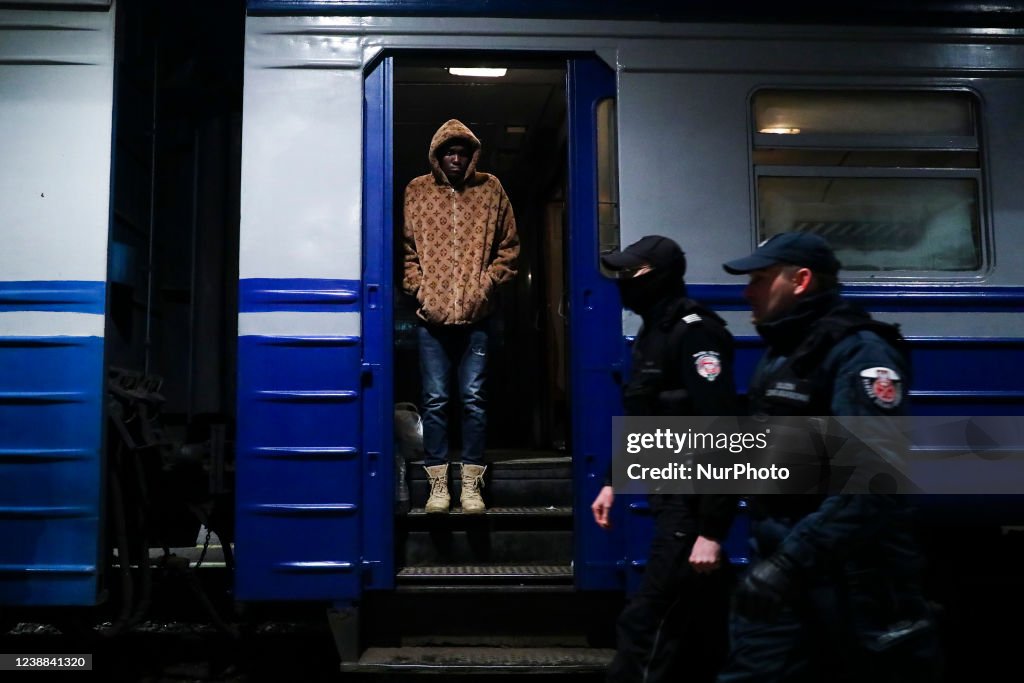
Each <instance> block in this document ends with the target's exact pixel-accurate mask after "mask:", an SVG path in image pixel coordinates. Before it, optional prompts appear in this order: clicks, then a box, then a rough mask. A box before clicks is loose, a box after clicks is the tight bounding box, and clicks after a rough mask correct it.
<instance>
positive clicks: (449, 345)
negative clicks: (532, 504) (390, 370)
mask: <svg viewBox="0 0 1024 683" xmlns="http://www.w3.org/2000/svg"><path fill="white" fill-rule="evenodd" d="M427 159H428V162H429V164H430V173H427V174H425V175H421V176H419V177H417V178H414V179H413V180H411V181H410V182H409V184H408V185H407V186H406V188H405V202H404V227H403V247H404V263H405V271H404V277H403V280H402V286H403V289H404V290H405V292H406V293H407V294H409V295H411V296H413V297H415V298H416V302H417V304H418V309H417V311H416V315H417V316H418V317H419V318H420V325H419V329H418V332H417V335H418V341H419V356H420V374H421V377H422V380H423V449H424V453H425V459H424V465H425V467H426V471H427V476H428V478H429V480H430V497H429V498H428V500H427V503H426V512H428V513H446V512H448V508H449V505H450V501H451V499H450V496H449V493H448V417H447V409H448V396H449V394H448V391H449V390H448V385H449V381H450V379H452V378H454V379H456V380H457V382H458V389H459V392H460V395H461V399H462V408H463V416H462V472H461V474H462V495H461V504H462V510H463V512H465V513H470V514H473V513H476V514H479V513H483V512H484V511H485V509H486V506H485V504H484V501H483V497H482V496H481V489H482V487H483V476H484V473H485V471H486V465H485V464H484V440H485V435H486V431H487V415H486V402H485V394H484V380H485V377H486V370H487V354H488V341H489V340H488V337H489V334H490V325H489V316H490V315H491V314H492V313H493V312H494V310H495V305H496V291H497V289H498V287H499V286H500V285H503V284H505V283H508V282H510V281H511V280H512V279H513V278H514V277H515V276H516V262H517V259H518V256H519V237H518V235H517V233H516V220H515V216H514V215H513V212H512V205H511V203H510V202H509V199H508V195H506V194H505V189H504V188H503V187H502V186H501V182H500V181H499V180H498V179H497V178H496V177H494V176H493V175H491V174H489V173H482V172H480V171H477V170H476V167H477V162H478V161H479V159H480V140H478V139H477V137H476V136H475V135H474V134H473V132H472V131H471V130H470V129H469V128H468V127H466V126H465V125H464V124H463V123H462V122H460V121H457V120H455V119H451V120H449V121H446V122H445V123H444V124H442V125H441V127H440V128H438V130H437V132H436V133H435V134H434V137H433V139H431V141H430V148H429V150H428V153H427Z"/></svg>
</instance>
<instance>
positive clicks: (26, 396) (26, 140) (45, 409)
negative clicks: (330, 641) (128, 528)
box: [0, 0, 114, 605]
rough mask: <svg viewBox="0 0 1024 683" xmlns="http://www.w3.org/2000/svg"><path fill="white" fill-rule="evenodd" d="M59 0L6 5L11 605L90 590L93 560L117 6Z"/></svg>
mask: <svg viewBox="0 0 1024 683" xmlns="http://www.w3.org/2000/svg"><path fill="white" fill-rule="evenodd" d="M29 4H32V3H29ZM37 4H39V3H37ZM63 4H64V6H65V8H64V9H62V10H60V11H55V10H51V9H48V8H46V7H38V8H36V9H21V10H13V9H0V93H2V94H0V127H2V129H3V133H2V143H0V147H2V148H3V151H2V153H0V156H2V158H3V162H2V164H3V172H2V175H0V205H2V206H3V214H4V215H3V219H2V226H3V227H2V231H3V238H2V242H3V247H2V248H0V467H2V468H3V474H2V475H0V525H2V529H3V530H2V532H0V533H2V537H3V544H2V545H3V547H4V550H3V551H2V553H0V557H2V559H0V603H2V604H6V605H11V604H15V605H92V604H95V602H96V599H97V595H98V592H99V579H100V574H101V567H100V562H99V558H100V548H101V544H102V534H101V530H102V509H103V483H102V482H103V464H104V459H103V456H102V453H103V431H104V430H103V420H104V417H103V415H104V412H103V411H104V402H103V381H104V380H103V378H104V357H103V339H104V326H105V316H104V304H105V300H106V298H105V290H106V288H105V283H106V281H107V247H108V241H107V235H108V232H109V229H110V227H109V226H110V207H111V203H110V188H111V155H112V145H111V141H112V129H113V101H114V100H113V98H114V92H113V89H114V13H113V11H111V10H110V2H109V1H108V2H97V1H89V0H78V1H76V2H69V3H63Z"/></svg>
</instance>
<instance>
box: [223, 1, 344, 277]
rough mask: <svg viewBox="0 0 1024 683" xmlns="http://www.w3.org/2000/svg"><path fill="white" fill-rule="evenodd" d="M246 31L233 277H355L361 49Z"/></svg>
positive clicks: (258, 27) (267, 28)
mask: <svg viewBox="0 0 1024 683" xmlns="http://www.w3.org/2000/svg"><path fill="white" fill-rule="evenodd" d="M269 24H270V25H268V22H266V21H255V20H253V19H249V20H248V21H247V24H246V48H245V91H244V100H243V106H244V112H245V115H244V117H243V123H242V125H243V137H242V196H241V235H240V249H239V252H240V253H239V276H240V277H241V278H242V279H245V278H325V279H342V280H358V279H359V277H360V275H359V273H360V262H361V251H360V250H361V244H362V231H361V226H362V173H363V169H362V144H363V143H362V112H363V74H362V61H361V59H362V50H361V48H360V47H359V45H358V44H357V43H356V42H354V41H352V40H351V39H344V38H331V37H324V36H313V35H303V34H302V33H292V34H289V33H286V34H283V35H282V34H280V33H277V32H276V31H274V28H276V27H275V26H274V25H273V22H269Z"/></svg>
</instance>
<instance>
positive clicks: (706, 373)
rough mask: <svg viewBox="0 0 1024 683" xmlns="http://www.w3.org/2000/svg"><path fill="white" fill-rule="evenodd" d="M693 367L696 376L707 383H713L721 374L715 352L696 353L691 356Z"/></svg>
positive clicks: (720, 365)
mask: <svg viewBox="0 0 1024 683" xmlns="http://www.w3.org/2000/svg"><path fill="white" fill-rule="evenodd" d="M693 366H694V367H695V368H696V369H697V374H698V375H700V376H701V377H703V378H704V379H706V380H707V381H709V382H714V381H715V380H716V379H718V376H719V375H720V374H722V361H721V360H720V359H719V358H718V352H717V351H698V352H697V353H695V354H693Z"/></svg>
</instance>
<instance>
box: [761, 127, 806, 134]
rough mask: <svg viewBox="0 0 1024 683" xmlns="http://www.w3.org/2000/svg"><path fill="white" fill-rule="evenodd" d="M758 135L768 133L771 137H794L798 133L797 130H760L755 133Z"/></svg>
mask: <svg viewBox="0 0 1024 683" xmlns="http://www.w3.org/2000/svg"><path fill="white" fill-rule="evenodd" d="M757 132H758V133H769V134H772V135H796V134H797V133H799V132H800V129H799V128H762V129H761V130H759V131H757Z"/></svg>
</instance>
